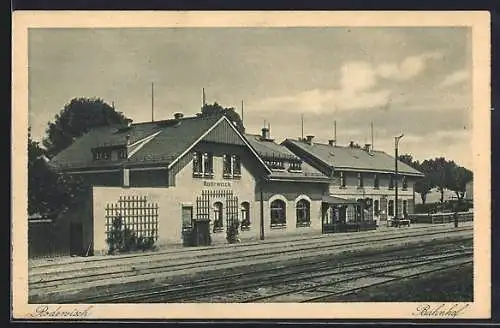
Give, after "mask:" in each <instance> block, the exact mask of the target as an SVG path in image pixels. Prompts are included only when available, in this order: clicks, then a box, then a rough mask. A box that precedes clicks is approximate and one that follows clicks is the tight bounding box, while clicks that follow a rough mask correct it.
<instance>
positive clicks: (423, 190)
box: [398, 154, 433, 204]
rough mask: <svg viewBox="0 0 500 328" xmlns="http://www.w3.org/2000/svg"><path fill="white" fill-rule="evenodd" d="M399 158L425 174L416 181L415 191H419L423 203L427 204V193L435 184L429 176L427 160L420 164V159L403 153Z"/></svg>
mask: <svg viewBox="0 0 500 328" xmlns="http://www.w3.org/2000/svg"><path fill="white" fill-rule="evenodd" d="M398 159H399V160H400V161H401V162H403V163H405V164H407V165H409V166H410V167H412V168H414V169H415V170H418V171H420V172H422V173H424V174H425V176H424V177H423V178H421V179H419V180H418V181H417V182H416V183H415V192H417V193H418V194H419V195H420V198H421V199H422V203H423V204H425V201H426V199H427V194H428V193H429V192H430V191H431V189H432V187H433V185H432V182H431V180H430V178H429V175H428V172H429V171H430V170H429V166H428V163H427V162H425V161H424V162H425V164H423V163H422V164H420V162H419V161H416V160H413V156H412V155H410V154H403V155H400V156H399V157H398Z"/></svg>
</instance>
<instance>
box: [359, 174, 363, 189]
mask: <svg viewBox="0 0 500 328" xmlns="http://www.w3.org/2000/svg"><path fill="white" fill-rule="evenodd" d="M358 188H363V173H358Z"/></svg>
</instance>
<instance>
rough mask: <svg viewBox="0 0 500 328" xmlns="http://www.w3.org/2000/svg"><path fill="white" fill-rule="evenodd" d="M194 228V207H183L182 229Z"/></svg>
mask: <svg viewBox="0 0 500 328" xmlns="http://www.w3.org/2000/svg"><path fill="white" fill-rule="evenodd" d="M192 226H193V207H192V206H182V229H187V228H191V227H192Z"/></svg>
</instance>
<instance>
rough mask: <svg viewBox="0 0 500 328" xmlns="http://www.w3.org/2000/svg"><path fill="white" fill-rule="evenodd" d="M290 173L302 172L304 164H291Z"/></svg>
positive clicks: (294, 162)
mask: <svg viewBox="0 0 500 328" xmlns="http://www.w3.org/2000/svg"><path fill="white" fill-rule="evenodd" d="M288 171H290V172H302V163H301V162H299V161H292V162H290V167H289V168H288Z"/></svg>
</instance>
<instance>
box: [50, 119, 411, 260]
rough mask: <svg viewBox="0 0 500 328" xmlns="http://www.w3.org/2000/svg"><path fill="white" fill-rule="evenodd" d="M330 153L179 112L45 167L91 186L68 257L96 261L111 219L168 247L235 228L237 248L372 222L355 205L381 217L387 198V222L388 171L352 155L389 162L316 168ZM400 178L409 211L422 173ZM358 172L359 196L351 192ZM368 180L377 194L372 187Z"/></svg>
mask: <svg viewBox="0 0 500 328" xmlns="http://www.w3.org/2000/svg"><path fill="white" fill-rule="evenodd" d="M328 147H329V146H328V145H326V146H325V145H319V144H313V143H311V141H309V142H307V141H303V140H300V141H297V140H291V139H287V140H285V141H284V142H283V143H281V144H279V143H277V142H275V141H274V140H273V139H272V138H271V136H270V131H269V128H263V129H262V131H261V133H259V134H248V133H247V134H246V133H244V132H242V131H239V130H238V129H237V128H236V125H235V124H234V123H233V122H231V121H229V120H228V119H227V118H226V117H225V116H209V117H204V116H193V117H184V116H183V115H182V114H181V113H176V114H175V115H174V117H173V118H172V119H166V120H162V121H154V122H144V123H132V122H131V121H129V122H128V123H127V124H124V125H120V126H107V127H101V128H97V129H94V130H92V131H90V132H88V133H87V134H85V135H84V136H82V137H80V138H78V139H77V140H76V141H75V142H74V143H73V144H72V145H71V146H69V147H68V148H67V149H65V150H63V151H62V152H61V153H59V154H58V155H56V156H55V157H54V158H53V159H52V160H51V162H50V165H51V167H52V168H53V169H54V170H55V171H56V172H59V173H66V174H70V175H73V176H79V177H81V178H82V179H83V181H85V183H86V184H87V185H88V186H90V187H89V193H88V197H87V198H86V199H82V201H81V206H80V207H78V208H75V209H73V210H71V211H70V212H69V213H66V214H65V218H64V219H65V220H68V221H69V226H70V228H69V235H70V238H69V239H70V241H71V245H70V248H71V249H72V253H73V254H103V253H106V252H107V250H108V248H109V245H108V243H107V240H108V238H109V237H110V235H111V234H112V229H114V228H116V226H115V223H116V220H117V219H119V222H120V226H119V227H120V229H122V228H123V227H127V228H128V229H130V230H132V231H133V232H134V233H135V234H136V236H138V237H148V238H153V239H154V241H155V243H156V245H158V246H165V247H168V245H179V244H181V245H182V244H183V243H185V238H186V237H185V234H186V231H193V229H195V228H196V229H198V228H199V229H204V230H203V231H208V234H209V237H208V241H207V240H206V238H207V236H206V235H203V234H200V235H199V236H198V237H197V238H198V242H199V244H208V243H211V244H221V243H227V240H226V231H227V229H228V228H229V227H230V226H231V225H232V224H233V223H234V222H235V221H236V220H237V221H238V223H239V231H240V233H239V234H240V238H241V239H242V240H243V239H254V240H258V239H263V238H267V237H272V236H277V235H285V234H302V233H306V232H309V233H318V234H321V233H322V232H325V226H328V224H331V223H332V222H331V221H332V220H333V218H337V219H341V220H344V221H359V220H360V218H364V219H366V218H370V220H371V217H370V216H363V215H361V213H364V212H368V208H364V207H360V206H359V202H358V198H362V197H365V198H366V197H371V198H373V199H374V204H377V205H376V206H378V207H377V208H378V209H379V210H378V211H377V212H376V214H377V215H379V216H382V212H385V208H384V206H385V205H384V204H385V203H382V201H383V199H384V195H386V198H385V199H386V200H387V201H388V202H387V205H386V206H387V211H388V215H390V213H391V212H390V210H391V207H390V206H393V205H390V204H391V203H390V201H391V199H390V194H391V191H390V186H389V177H390V176H391V175H390V170H389V168H388V167H384V168H382V166H380V167H378V166H376V165H372V166H369V167H363V166H359V165H358V166H356V165H355V164H354V163H357V162H356V161H354V157H352V156H353V155H352V154H354V153H355V152H357V154H358V156H361V155H366V156H369V158H373V159H377V160H376V161H377V163H378V161H379V159H380V161H383V163H386V162H389V161H390V160H391V157H390V156H388V155H386V154H384V153H382V152H377V153H376V154H375V155H373V154H368V153H366V154H364V153H361V152H364V150H356V151H354V150H353V149H340V147H336V148H335V151H336V152H338V153H339V155H337V156H341V155H340V153H341V152H343V154H344V155H343V156H344V157H343V158H344V161H349V160H350V161H351V164H350V165H347V164H346V163H347V162H342V164H343V165H344V166H340V165H339V164H338V163H339V162H327V161H325V162H324V163H323V162H322V161H320V160H318V158H317V156H320V154H322V152H324V151H327V152H328V151H330V148H328ZM337 149H339V150H337ZM318 150H320V151H319V152H318ZM348 155H349V156H351V157H349V156H348ZM336 158H337V157H336ZM367 158H368V157H367ZM384 165H385V164H384ZM341 172H342V173H341ZM401 172H402V173H403V172H404V174H405V177H408V179H407V180H405V181H406V183H407V185H405V186H406V190H404V192H403V193H402V194H401V195H402V196H404V197H405V198H404V200H403V203H402V204H401V206H403V208H404V207H405V206H406V207H407V209H408V210H411V208H412V205H410V203H408V201H409V200H411V193H412V187H411V182H412V181H413V180H412V177H413V176H418V175H419V173H418V172H413V171H411V170H410V169H409V168H405V167H404V166H403V165H402V170H401ZM359 173H361V174H362V177H363V178H362V179H364V180H362V181H363V182H362V183H363V185H362V187H363V188H359V185H358V186H357V185H356V181H357V180H356V174H359ZM339 174H341V175H340V176H339ZM374 174H376V175H378V181H379V182H378V183H379V187H378V188H376V187H374V186H371V185H370V184H374V183H375V182H373V181H372V180H373V179H374ZM358 176H359V175H358ZM405 179H406V178H405ZM342 181H344V182H342ZM358 183H359V182H358ZM386 185H387V186H386ZM363 192H364V193H363ZM405 201H406V202H405ZM411 204H412V203H411ZM196 229H195V230H196ZM327 232H328V231H327Z"/></svg>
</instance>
